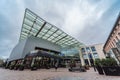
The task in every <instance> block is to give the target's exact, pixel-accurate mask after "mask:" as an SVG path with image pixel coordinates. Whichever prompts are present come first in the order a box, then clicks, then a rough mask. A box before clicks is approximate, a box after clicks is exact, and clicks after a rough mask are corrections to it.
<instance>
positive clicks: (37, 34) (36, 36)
mask: <svg viewBox="0 0 120 80" xmlns="http://www.w3.org/2000/svg"><path fill="white" fill-rule="evenodd" d="M45 24H46V22H44V24H43V25H42V26H41V28H40V30H39V31H38V32H37V34H36V35H35V37H37V35H38V34H39V33H40V31H41V30H42V29H43V28H44V26H45Z"/></svg>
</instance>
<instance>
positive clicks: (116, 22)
mask: <svg viewBox="0 0 120 80" xmlns="http://www.w3.org/2000/svg"><path fill="white" fill-rule="evenodd" d="M119 19H120V12H119V14H118V17H117V19H116V21H115V23H114V25H113V28H112V29H111V31H110V34H109V36H108V38H107V40H106V42H105V45H104V46H103V49H104V48H105V47H106V45H107V43H108V40H109V39H110V37H111V35H112V33H113V31H114V29H115V28H116V26H117V24H118V21H119Z"/></svg>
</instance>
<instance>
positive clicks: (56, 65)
mask: <svg viewBox="0 0 120 80" xmlns="http://www.w3.org/2000/svg"><path fill="white" fill-rule="evenodd" d="M57 69H58V62H56V63H55V71H57Z"/></svg>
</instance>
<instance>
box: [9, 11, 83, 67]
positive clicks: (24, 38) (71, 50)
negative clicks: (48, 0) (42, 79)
mask: <svg viewBox="0 0 120 80" xmlns="http://www.w3.org/2000/svg"><path fill="white" fill-rule="evenodd" d="M81 46H84V45H83V43H81V42H79V41H78V40H76V39H75V38H73V37H71V36H70V35H68V34H67V33H65V32H64V31H62V30H61V29H59V28H57V27H56V26H54V25H52V24H50V23H49V22H47V21H45V20H44V19H42V18H40V17H39V16H38V15H36V14H35V13H33V12H32V11H30V10H29V9H26V10H25V14H24V19H23V24H22V29H21V34H20V38H19V43H18V44H17V45H16V46H15V47H14V49H13V50H12V52H11V54H10V57H9V59H8V63H9V64H14V65H15V64H20V63H24V64H26V66H27V67H30V65H31V64H32V63H33V61H34V63H36V64H39V66H46V64H50V65H54V63H55V61H58V60H60V59H61V57H62V56H65V55H69V54H70V55H73V54H76V53H77V54H79V53H80V47H81ZM79 59H80V58H79ZM81 59H82V58H81Z"/></svg>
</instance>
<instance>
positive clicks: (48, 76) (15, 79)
mask: <svg viewBox="0 0 120 80" xmlns="http://www.w3.org/2000/svg"><path fill="white" fill-rule="evenodd" d="M0 80H120V76H106V75H99V74H98V73H97V72H94V69H93V68H90V70H87V72H69V71H68V69H67V68H58V70H57V71H55V69H38V70H37V71H31V70H29V69H25V70H24V71H19V70H9V69H2V68H0Z"/></svg>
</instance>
